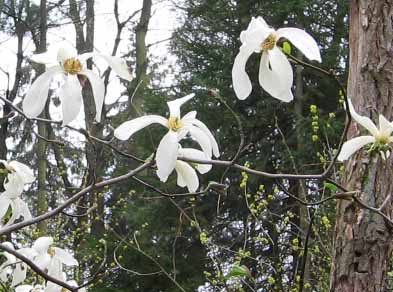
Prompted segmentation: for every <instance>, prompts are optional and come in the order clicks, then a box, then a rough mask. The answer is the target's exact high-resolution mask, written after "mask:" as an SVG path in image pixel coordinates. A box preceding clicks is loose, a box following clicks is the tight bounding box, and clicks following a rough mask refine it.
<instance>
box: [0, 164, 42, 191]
mask: <svg viewBox="0 0 393 292" xmlns="http://www.w3.org/2000/svg"><path fill="white" fill-rule="evenodd" d="M0 163H1V164H3V165H4V168H5V170H6V171H7V172H8V174H7V178H8V179H9V178H10V177H17V178H18V180H19V182H20V184H23V185H25V184H29V183H32V182H33V181H34V180H35V177H34V173H33V170H32V169H31V168H30V167H28V166H27V165H25V164H23V163H20V162H18V161H10V162H7V161H5V160H0Z"/></svg>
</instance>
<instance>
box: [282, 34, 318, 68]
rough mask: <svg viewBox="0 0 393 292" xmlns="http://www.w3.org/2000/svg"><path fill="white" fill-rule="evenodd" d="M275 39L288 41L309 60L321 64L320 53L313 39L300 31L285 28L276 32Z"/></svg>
mask: <svg viewBox="0 0 393 292" xmlns="http://www.w3.org/2000/svg"><path fill="white" fill-rule="evenodd" d="M277 37H278V38H280V37H284V38H286V39H288V40H289V41H290V42H291V43H292V44H293V45H294V46H295V47H297V48H298V49H299V50H300V51H302V53H303V54H304V55H305V56H306V57H307V58H308V59H309V60H315V61H318V62H321V61H322V60H321V53H320V51H319V48H318V44H317V42H316V41H315V40H314V38H313V37H312V36H311V35H309V34H308V33H307V32H305V31H304V30H302V29H298V28H294V27H285V28H280V29H279V30H277Z"/></svg>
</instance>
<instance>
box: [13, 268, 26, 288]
mask: <svg viewBox="0 0 393 292" xmlns="http://www.w3.org/2000/svg"><path fill="white" fill-rule="evenodd" d="M26 272H27V265H26V264H23V263H20V264H17V265H16V266H15V269H14V272H13V273H12V283H11V286H13V287H14V286H16V285H18V284H19V283H22V282H23V281H24V280H25V279H26Z"/></svg>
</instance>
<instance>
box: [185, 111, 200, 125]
mask: <svg viewBox="0 0 393 292" xmlns="http://www.w3.org/2000/svg"><path fill="white" fill-rule="evenodd" d="M196 115H197V112H196V111H190V112H188V113H186V114H185V115H184V116H183V117H182V118H181V120H182V121H183V122H184V123H186V122H188V121H190V120H193V119H195V118H196Z"/></svg>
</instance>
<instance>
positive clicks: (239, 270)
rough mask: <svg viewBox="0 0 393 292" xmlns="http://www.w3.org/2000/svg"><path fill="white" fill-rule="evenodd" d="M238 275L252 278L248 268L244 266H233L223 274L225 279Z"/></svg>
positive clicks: (237, 276)
mask: <svg viewBox="0 0 393 292" xmlns="http://www.w3.org/2000/svg"><path fill="white" fill-rule="evenodd" d="M232 277H233V278H239V277H249V278H252V276H251V272H250V270H249V269H248V268H247V267H246V266H233V267H232V270H231V271H230V272H229V273H228V274H227V275H226V276H225V279H226V280H227V279H229V278H232Z"/></svg>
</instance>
